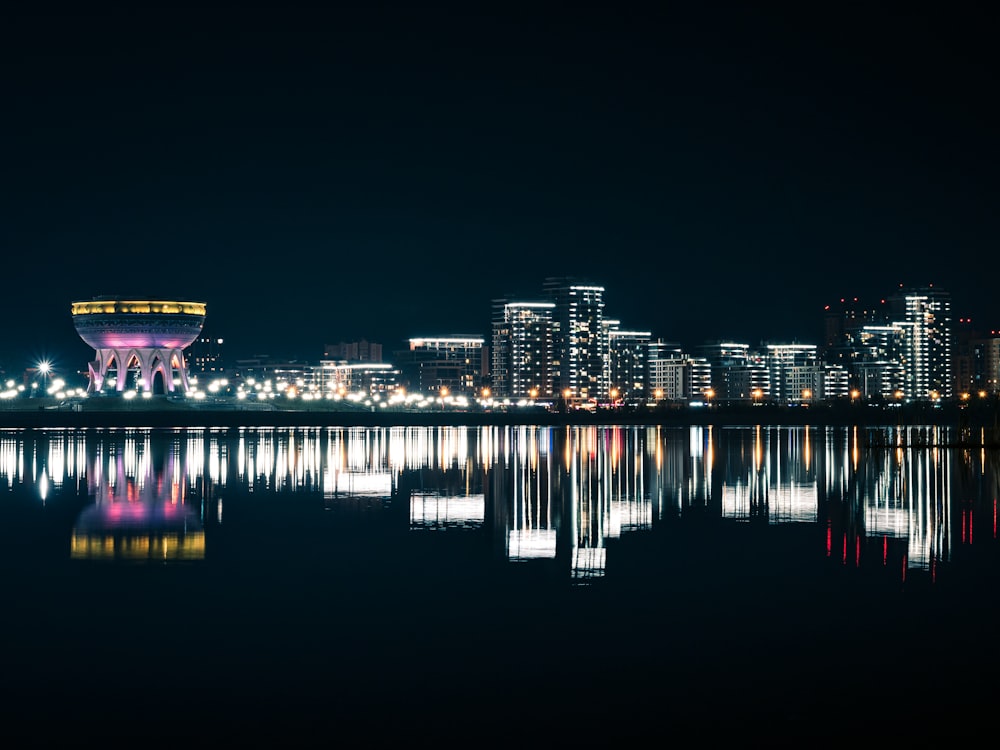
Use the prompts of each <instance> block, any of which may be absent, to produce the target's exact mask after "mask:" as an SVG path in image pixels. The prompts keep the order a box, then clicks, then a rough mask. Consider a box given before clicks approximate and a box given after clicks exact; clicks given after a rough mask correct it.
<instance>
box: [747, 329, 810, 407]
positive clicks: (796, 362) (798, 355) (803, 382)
mask: <svg viewBox="0 0 1000 750" xmlns="http://www.w3.org/2000/svg"><path fill="white" fill-rule="evenodd" d="M765 349H766V351H767V356H766V362H767V372H768V382H769V383H770V394H769V398H770V400H772V401H774V402H775V403H779V404H787V403H807V402H810V401H813V400H814V399H817V398H820V396H821V394H822V393H823V391H824V374H823V368H822V367H820V364H819V357H818V355H817V351H816V349H817V348H816V345H815V344H768V345H767V346H766V347H765ZM751 396H752V394H751Z"/></svg>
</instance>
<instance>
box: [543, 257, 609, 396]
mask: <svg viewBox="0 0 1000 750" xmlns="http://www.w3.org/2000/svg"><path fill="white" fill-rule="evenodd" d="M543 289H544V291H545V293H546V295H547V296H548V297H549V298H550V299H551V300H552V302H554V303H555V309H554V311H553V312H554V316H553V321H554V326H553V344H554V347H553V348H554V359H553V365H554V367H553V369H554V372H555V373H556V377H555V384H554V387H555V391H556V393H557V394H567V393H568V394H569V398H570V400H572V401H575V402H587V401H593V400H597V401H604V400H606V399H607V398H608V391H609V385H610V384H609V383H608V369H607V367H606V360H607V356H608V341H607V335H606V329H605V327H604V287H603V286H595V285H591V284H585V283H581V282H579V281H578V280H576V279H573V278H570V277H549V278H547V279H545V282H544V284H543Z"/></svg>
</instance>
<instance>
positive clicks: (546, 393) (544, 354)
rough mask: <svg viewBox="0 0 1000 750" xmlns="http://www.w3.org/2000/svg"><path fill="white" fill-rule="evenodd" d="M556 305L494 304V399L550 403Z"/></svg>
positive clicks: (492, 367) (541, 303)
mask: <svg viewBox="0 0 1000 750" xmlns="http://www.w3.org/2000/svg"><path fill="white" fill-rule="evenodd" d="M554 308H555V303H553V302H512V301H509V300H506V299H498V300H494V302H493V320H492V338H493V345H492V349H491V356H492V361H491V366H490V381H491V387H492V390H493V397H494V398H538V399H550V398H552V397H553V396H554V395H555V393H554V391H553V372H552V311H553V310H554Z"/></svg>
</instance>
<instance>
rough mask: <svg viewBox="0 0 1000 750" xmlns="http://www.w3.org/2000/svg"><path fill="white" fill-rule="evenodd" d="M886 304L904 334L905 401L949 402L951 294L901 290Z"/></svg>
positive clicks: (929, 288)
mask: <svg viewBox="0 0 1000 750" xmlns="http://www.w3.org/2000/svg"><path fill="white" fill-rule="evenodd" d="M889 303H890V306H891V308H890V309H891V311H892V320H893V322H894V323H896V324H897V325H899V326H900V327H903V328H905V329H906V332H907V337H906V343H905V351H906V361H905V362H904V363H903V373H904V381H903V394H904V396H905V398H907V399H909V400H915V401H926V400H938V399H950V398H951V397H952V394H953V393H954V380H953V376H952V366H953V362H952V353H953V350H954V340H953V337H954V331H953V328H952V320H951V295H950V294H949V293H948V292H946V291H944V290H943V289H938V288H936V287H933V286H927V287H919V288H910V289H900V291H899V292H898V293H896V294H895V295H893V296H892V297H890V298H889Z"/></svg>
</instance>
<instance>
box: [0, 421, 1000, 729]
mask: <svg viewBox="0 0 1000 750" xmlns="http://www.w3.org/2000/svg"><path fill="white" fill-rule="evenodd" d="M950 438H951V436H950V435H949V434H948V431H947V429H946V428H923V429H921V428H902V431H897V430H896V429H893V428H884V429H872V428H866V429H849V428H848V429H845V428H789V427H780V428H779V427H757V428H719V427H714V428H709V427H696V428H670V429H662V428H647V427H627V428H615V427H607V428H600V427H597V428H594V427H581V428H536V427H513V428H483V429H473V428H399V429H391V428H390V429H381V428H379V429H369V428H359V429H344V428H332V429H326V428H324V429H314V430H309V429H294V430H281V429H265V430H257V429H250V428H248V429H244V430H212V429H196V430H192V429H186V430H177V431H170V430H38V431H0V534H2V539H0V541H2V544H0V559H2V563H3V565H2V574H3V578H2V581H3V583H2V585H3V593H4V597H3V601H4V613H3V636H4V638H3V644H4V646H3V663H2V665H0V671H2V675H3V681H4V685H5V688H6V690H5V699H4V704H3V705H4V710H5V716H6V718H7V727H8V729H9V730H16V732H21V733H24V734H25V735H28V734H30V735H40V736H45V735H46V734H48V733H59V734H60V736H64V735H63V733H64V732H65V731H66V730H67V728H72V730H73V732H74V733H75V734H73V735H72V736H78V737H79V738H90V739H94V740H98V741H99V740H102V739H104V738H107V739H111V738H116V739H118V740H123V739H124V738H126V737H131V738H134V739H135V741H137V742H140V743H141V742H145V741H146V740H147V739H150V738H154V737H155V738H156V739H175V740H177V741H185V740H188V739H194V738H199V737H200V738H205V737H207V736H209V735H212V736H218V737H219V738H228V739H237V738H255V739H261V738H267V739H270V740H273V741H281V742H286V741H290V740H299V739H304V738H307V737H309V738H312V737H324V738H328V740H327V741H329V742H332V741H334V740H336V739H337V738H346V737H350V736H352V735H356V734H357V733H359V732H360V733H362V734H363V735H365V736H366V737H368V738H369V739H371V740H372V741H378V740H381V739H388V738H390V737H392V738H396V737H399V736H406V737H410V738H412V739H413V740H414V741H420V742H421V743H427V742H430V743H432V744H438V745H440V744H467V743H469V742H491V743H492V742H495V741H504V742H517V743H518V744H522V745H527V746H533V745H537V744H539V743H540V742H541V741H543V740H544V741H546V742H572V743H577V744H581V743H582V744H586V743H587V741H588V740H592V741H594V742H595V743H601V744H607V743H609V742H616V741H622V740H656V741H658V742H668V741H671V740H670V738H671V737H674V740H673V741H676V742H681V741H684V742H686V741H688V740H682V739H680V738H679V735H677V734H676V733H677V732H679V731H681V730H684V731H685V732H687V731H689V730H692V729H694V730H696V731H698V732H700V734H699V735H698V736H699V737H702V738H709V737H710V736H712V733H715V732H724V733H729V732H733V731H736V732H738V733H739V734H740V736H742V737H744V738H756V739H760V740H767V741H770V742H772V743H773V742H776V741H784V740H788V742H789V744H796V745H801V744H803V743H811V744H825V743H827V742H829V741H830V740H831V739H834V738H839V737H842V738H843V739H844V740H856V739H857V738H858V737H859V736H868V735H867V733H874V734H872V735H871V736H872V737H873V738H879V739H881V740H885V741H888V740H893V739H902V738H913V739H920V738H924V739H926V738H927V737H929V736H931V734H932V733H934V734H939V735H940V736H941V737H952V738H953V737H960V736H962V735H963V734H970V736H971V733H974V732H981V731H983V730H984V729H985V730H986V731H992V730H993V729H994V719H993V715H994V711H995V710H996V706H997V690H996V688H995V682H996V679H997V676H998V666H1000V649H998V647H997V639H998V637H1000V631H998V627H997V626H998V624H1000V617H998V614H1000V607H998V606H997V602H998V595H1000V589H998V588H997V582H998V575H997V574H998V571H1000V559H998V551H1000V542H998V538H997V495H998V490H1000V472H998V460H997V458H998V457H997V456H996V455H995V454H994V452H992V451H988V450H967V449H959V448H953V447H948V445H949V442H950ZM76 733H78V734H76ZM859 733H865V734H859ZM8 734H9V735H11V734H12V732H11V731H8ZM685 736H687V735H685Z"/></svg>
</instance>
